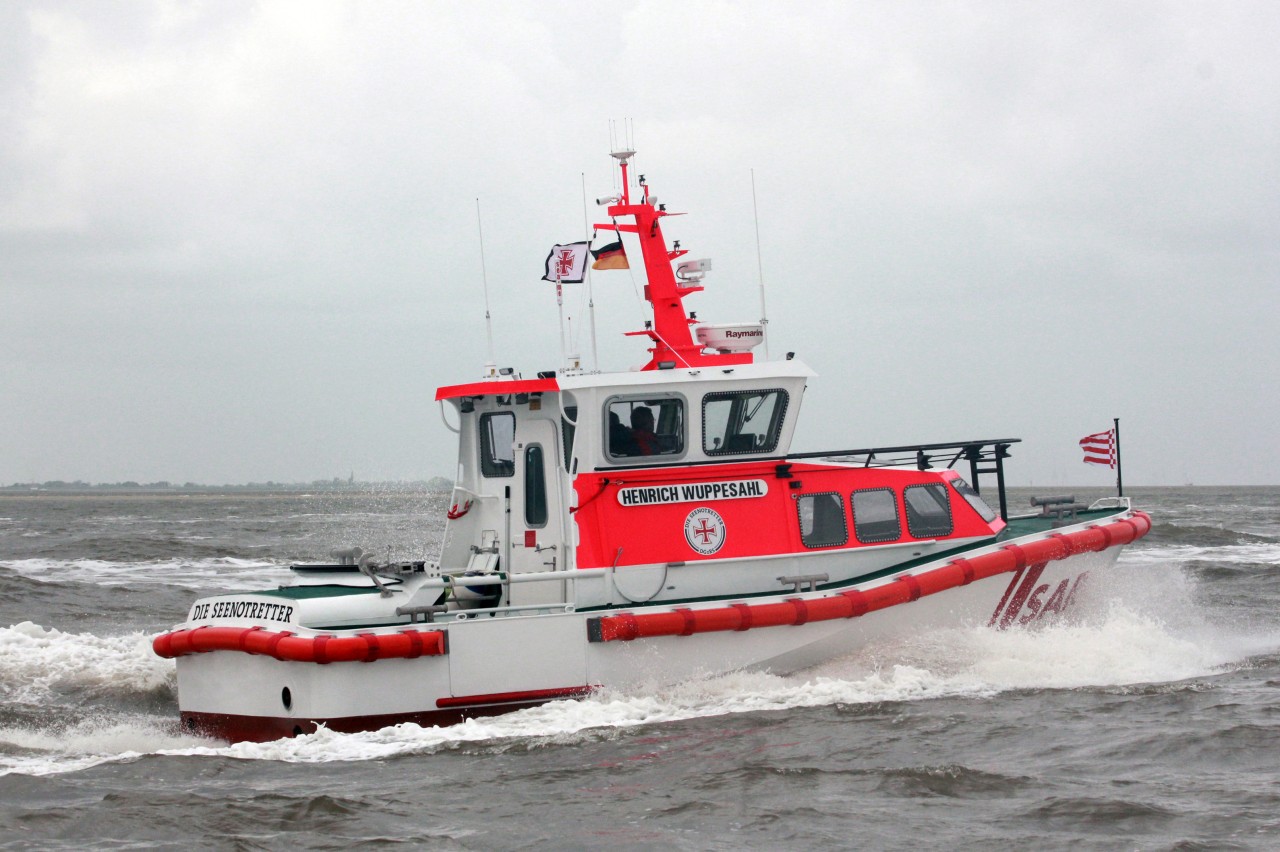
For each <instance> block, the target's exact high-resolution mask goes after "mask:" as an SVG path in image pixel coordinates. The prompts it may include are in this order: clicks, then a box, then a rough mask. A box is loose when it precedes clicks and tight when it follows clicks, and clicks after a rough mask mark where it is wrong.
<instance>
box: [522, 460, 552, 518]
mask: <svg viewBox="0 0 1280 852" xmlns="http://www.w3.org/2000/svg"><path fill="white" fill-rule="evenodd" d="M524 524H525V526H527V527H545V526H546V525H547V475H546V469H545V466H544V464H543V453H542V445H541V444H530V445H529V446H527V447H525V449H524Z"/></svg>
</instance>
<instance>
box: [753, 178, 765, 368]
mask: <svg viewBox="0 0 1280 852" xmlns="http://www.w3.org/2000/svg"><path fill="white" fill-rule="evenodd" d="M751 214H752V215H753V216H754V217H755V220H756V268H757V269H758V270H759V271H760V329H761V331H762V333H763V340H764V359H765V360H766V361H768V360H769V311H768V310H767V309H766V308H765V306H764V261H763V260H762V259H761V254H760V209H759V208H758V207H757V206H756V170H755V169H752V170H751Z"/></svg>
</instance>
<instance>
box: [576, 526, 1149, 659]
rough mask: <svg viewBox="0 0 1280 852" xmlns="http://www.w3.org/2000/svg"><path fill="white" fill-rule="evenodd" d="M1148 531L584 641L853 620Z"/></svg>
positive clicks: (1043, 545) (1085, 538)
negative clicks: (825, 595)
mask: <svg viewBox="0 0 1280 852" xmlns="http://www.w3.org/2000/svg"><path fill="white" fill-rule="evenodd" d="M1150 531H1151V516H1150V515H1148V514H1147V513H1146V512H1134V513H1133V517H1132V518H1124V519H1121V520H1118V521H1113V522H1111V523H1109V524H1105V525H1103V526H1092V527H1088V528H1086V529H1083V530H1076V531H1075V532H1071V533H1051V534H1050V535H1048V536H1046V537H1045V538H1042V539H1036V540H1035V541H1029V542H1026V543H1023V544H1006V545H1005V546H1004V547H1001V548H1000V549H998V550H995V551H992V552H991V553H984V554H982V555H981V556H971V557H958V558H956V559H953V560H951V561H950V562H948V563H947V564H946V565H943V566H941V567H939V568H934V569H932V570H930V571H925V572H923V573H920V574H915V575H903V576H901V577H898V578H897V579H895V580H894V581H892V582H889V583H884V584H882V585H879V586H875V587H874V588H870V589H850V590H848V591H844V592H839V593H837V594H834V595H830V596H828V597H822V598H813V599H807V600H803V599H799V598H792V599H789V600H785V601H782V602H780V603H768V604H744V603H734V604H730V605H728V606H726V607H718V608H716V609H687V608H682V609H677V610H674V611H672V612H654V613H642V614H639V615H637V614H635V613H631V612H624V613H619V614H618V615H607V616H601V617H599V618H593V619H591V620H590V621H589V622H588V630H587V636H588V638H589V639H590V640H591V641H592V642H612V641H623V642H629V641H631V640H632V639H641V638H644V637H648V636H692V635H693V634H694V633H709V632H716V631H722V630H750V629H752V628H755V627H774V626H778V625H783V624H791V625H799V624H806V623H809V622H813V621H827V620H829V619H833V618H856V617H857V616H860V615H865V614H866V613H868V612H875V611H876V610H880V609H887V608H889V607H891V606H897V605H899V604H904V603H910V602H911V601H914V600H919V599H920V598H922V597H924V596H926V595H934V594H937V593H938V592H942V591H946V590H947V589H952V588H955V587H956V586H965V585H968V584H969V583H972V582H973V581H974V580H984V579H986V578H988V577H994V576H996V575H997V574H1007V573H1010V572H1012V571H1018V570H1021V569H1023V568H1026V567H1027V566H1028V565H1039V564H1042V563H1045V562H1054V561H1057V560H1061V559H1066V558H1067V557H1069V556H1074V555H1075V554H1078V553H1086V552H1089V551H1093V552H1100V551H1103V550H1106V549H1107V548H1109V547H1114V546H1117V545H1121V544H1128V543H1129V542H1131V541H1135V540H1136V539H1139V538H1141V537H1142V536H1144V535H1146V534H1147V533H1148V532H1150Z"/></svg>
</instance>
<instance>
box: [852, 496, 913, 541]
mask: <svg viewBox="0 0 1280 852" xmlns="http://www.w3.org/2000/svg"><path fill="white" fill-rule="evenodd" d="M881 493H883V494H888V495H889V503H890V505H892V506H893V528H894V532H893V535H884V534H872V533H870V532H868V533H867V534H866V535H863V533H862V532H861V531H860V530H861V527H862V524H860V523H859V521H858V495H859V494H881ZM849 513H850V514H851V515H852V516H853V535H854V537H855V538H857V539H858V541H859V542H861V543H862V544H884V543H885V542H889V541H898V540H899V539H901V538H902V511H901V509H900V508H899V506H898V492H897V491H895V490H894V489H892V488H889V487H887V486H882V487H879V488H859V489H857V490H856V491H853V492H851V493H850V494H849ZM866 523H867V524H888V521H883V520H876V521H867V522H866Z"/></svg>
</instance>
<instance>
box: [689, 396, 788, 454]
mask: <svg viewBox="0 0 1280 852" xmlns="http://www.w3.org/2000/svg"><path fill="white" fill-rule="evenodd" d="M786 413H787V392H786V391H784V390H781V389H777V390H749V391H734V392H732V393H709V394H707V395H706V396H704V397H703V398H702V450H703V452H705V453H706V454H707V455H709V456H718V455H730V454H733V453H767V452H772V451H773V450H774V449H776V448H777V446H778V435H779V434H780V433H781V432H782V421H783V418H784V417H785V415H786Z"/></svg>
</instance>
